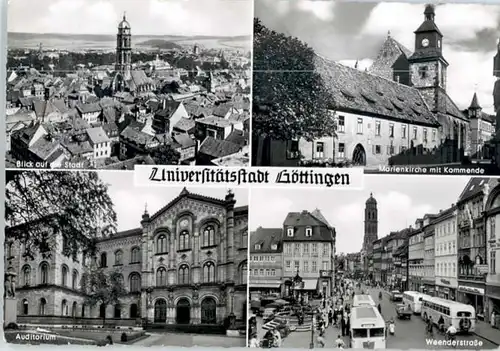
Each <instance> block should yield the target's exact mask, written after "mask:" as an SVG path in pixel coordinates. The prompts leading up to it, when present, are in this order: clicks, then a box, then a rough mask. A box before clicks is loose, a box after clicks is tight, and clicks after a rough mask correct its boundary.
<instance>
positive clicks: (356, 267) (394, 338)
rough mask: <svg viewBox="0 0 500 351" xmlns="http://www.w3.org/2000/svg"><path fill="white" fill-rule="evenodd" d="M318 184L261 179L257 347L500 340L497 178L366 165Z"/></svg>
mask: <svg viewBox="0 0 500 351" xmlns="http://www.w3.org/2000/svg"><path fill="white" fill-rule="evenodd" d="M417 179H418V182H419V183H420V184H419V186H418V187H416V186H415V181H416V180H417ZM436 194H439V196H436ZM311 195H312V194H311V191H310V190H299V189H295V190H290V189H287V190H285V189H274V190H270V189H265V190H258V189H252V193H251V198H250V212H251V213H250V224H249V227H250V244H249V245H250V247H249V251H250V258H249V262H250V264H249V267H248V269H249V301H250V302H249V303H250V311H251V313H250V314H249V345H250V346H251V347H263V348H267V347H283V348H309V349H313V348H322V347H325V348H356V349H363V348H368V349H385V348H387V349H437V348H459V349H495V348H498V346H499V345H500V332H499V328H500V274H499V273H498V272H500V260H499V259H498V258H497V257H498V253H499V247H500V232H499V230H498V227H497V226H496V224H495V223H498V220H499V219H497V218H498V216H499V213H500V182H499V180H498V179H496V178H469V177H423V178H422V177H418V176H406V177H397V176H386V177H380V176H367V177H366V179H365V188H364V190H362V191H360V190H356V191H355V190H343V191H338V192H336V193H335V194H333V195H332V193H331V192H329V193H325V192H317V193H315V194H314V196H311ZM271 201H272V203H273V206H272V207H264V206H261V204H263V203H269V202H271ZM259 205H260V206H259Z"/></svg>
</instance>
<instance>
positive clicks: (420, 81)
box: [252, 0, 500, 175]
mask: <svg viewBox="0 0 500 351" xmlns="http://www.w3.org/2000/svg"><path fill="white" fill-rule="evenodd" d="M254 16H255V18H254V39H253V42H254V51H253V83H252V84H253V100H252V101H253V108H252V111H253V112H252V129H253V133H252V138H253V139H252V164H254V165H262V166H303V167H315V166H316V167H317V166H327V167H328V166H333V167H335V166H336V167H350V166H363V167H365V169H366V171H367V172H379V171H380V169H381V168H384V167H385V166H404V165H411V166H416V167H417V166H418V167H432V166H447V167H452V168H459V169H464V168H465V169H469V168H475V169H478V168H480V169H484V172H485V173H484V174H492V175H493V174H500V167H499V166H498V165H499V162H500V161H499V159H500V158H499V157H496V156H497V155H498V153H499V152H498V150H499V149H498V145H499V143H498V140H499V138H498V137H497V128H498V124H497V121H496V120H497V117H496V114H497V113H496V111H497V110H498V108H499V106H500V99H499V97H500V85H498V84H497V77H499V76H500V73H499V72H500V56H499V53H498V50H499V49H498V48H499V46H498V38H500V31H499V30H498V20H499V18H500V6H498V5H495V6H492V5H481V4H439V5H425V4H423V3H420V4H408V3H406V4H405V3H394V2H368V3H366V2H336V1H307V0H291V1H273V0H255V1H254ZM292 72H295V74H294V73H292Z"/></svg>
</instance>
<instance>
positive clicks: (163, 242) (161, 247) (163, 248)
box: [156, 234, 167, 254]
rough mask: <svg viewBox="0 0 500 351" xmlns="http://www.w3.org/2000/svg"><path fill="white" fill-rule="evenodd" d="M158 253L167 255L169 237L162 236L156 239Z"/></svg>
mask: <svg viewBox="0 0 500 351" xmlns="http://www.w3.org/2000/svg"><path fill="white" fill-rule="evenodd" d="M156 253H157V254H164V253H167V236H166V235H165V234H160V235H159V236H158V238H157V239H156Z"/></svg>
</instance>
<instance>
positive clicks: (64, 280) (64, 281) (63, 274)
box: [61, 266, 68, 286]
mask: <svg viewBox="0 0 500 351" xmlns="http://www.w3.org/2000/svg"><path fill="white" fill-rule="evenodd" d="M61 284H62V286H68V267H66V266H62V267H61Z"/></svg>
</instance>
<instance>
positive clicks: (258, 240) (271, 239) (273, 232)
mask: <svg viewBox="0 0 500 351" xmlns="http://www.w3.org/2000/svg"><path fill="white" fill-rule="evenodd" d="M282 232H283V229H282V228H261V227H259V228H257V230H256V231H254V232H251V233H250V253H280V252H282V251H283V245H282V244H281V238H282ZM256 244H259V245H260V249H259V250H256V249H255V245H256ZM272 245H276V250H272V249H271V246H272Z"/></svg>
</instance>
